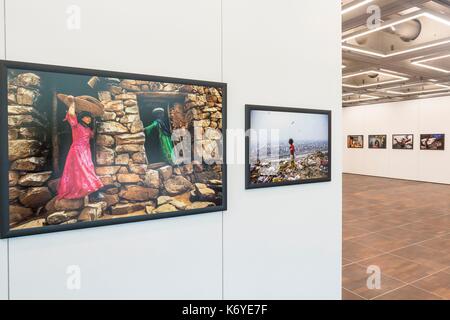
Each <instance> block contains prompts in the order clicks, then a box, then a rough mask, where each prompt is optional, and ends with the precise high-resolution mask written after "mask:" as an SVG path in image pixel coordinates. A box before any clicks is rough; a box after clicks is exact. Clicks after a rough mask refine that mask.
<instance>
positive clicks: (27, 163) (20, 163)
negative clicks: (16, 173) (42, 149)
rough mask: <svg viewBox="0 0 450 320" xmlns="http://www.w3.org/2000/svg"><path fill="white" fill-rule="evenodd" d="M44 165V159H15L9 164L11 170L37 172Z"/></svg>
mask: <svg viewBox="0 0 450 320" xmlns="http://www.w3.org/2000/svg"><path fill="white" fill-rule="evenodd" d="M44 165H45V158H44V157H31V158H24V159H17V160H16V161H14V162H13V163H12V164H11V170H20V171H37V170H40V169H42V167H43V166H44Z"/></svg>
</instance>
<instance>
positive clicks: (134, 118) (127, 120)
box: [120, 114, 139, 123]
mask: <svg viewBox="0 0 450 320" xmlns="http://www.w3.org/2000/svg"><path fill="white" fill-rule="evenodd" d="M138 120H139V115H137V114H127V115H125V116H123V117H122V119H120V123H132V122H135V121H138Z"/></svg>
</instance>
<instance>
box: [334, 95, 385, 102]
mask: <svg viewBox="0 0 450 320" xmlns="http://www.w3.org/2000/svg"><path fill="white" fill-rule="evenodd" d="M360 97H366V98H359V99H353V100H342V103H355V102H362V101H369V100H375V99H379V98H380V97H377V96H371V95H368V94H362V95H360Z"/></svg>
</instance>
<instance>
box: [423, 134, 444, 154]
mask: <svg viewBox="0 0 450 320" xmlns="http://www.w3.org/2000/svg"><path fill="white" fill-rule="evenodd" d="M436 135H438V136H442V148H439V149H430V148H424V147H423V145H422V140H423V139H427V138H429V137H430V136H436ZM419 138H420V140H419V148H420V150H423V151H445V143H446V139H445V138H446V137H445V133H421V134H420V137H419Z"/></svg>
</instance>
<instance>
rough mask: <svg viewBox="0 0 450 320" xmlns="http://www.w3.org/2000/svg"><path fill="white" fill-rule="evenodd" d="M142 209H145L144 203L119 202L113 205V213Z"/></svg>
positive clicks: (126, 212) (125, 212)
mask: <svg viewBox="0 0 450 320" xmlns="http://www.w3.org/2000/svg"><path fill="white" fill-rule="evenodd" d="M141 210H145V204H143V203H118V204H116V205H115V206H112V207H111V214H113V215H115V214H128V213H133V212H137V211H141Z"/></svg>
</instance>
